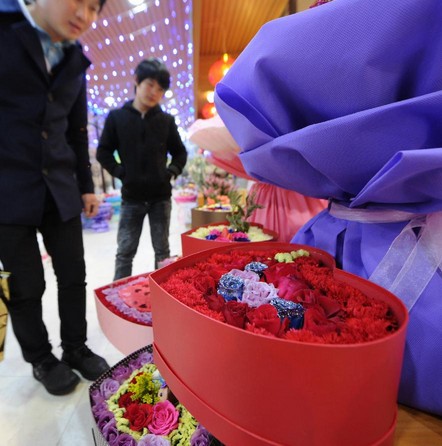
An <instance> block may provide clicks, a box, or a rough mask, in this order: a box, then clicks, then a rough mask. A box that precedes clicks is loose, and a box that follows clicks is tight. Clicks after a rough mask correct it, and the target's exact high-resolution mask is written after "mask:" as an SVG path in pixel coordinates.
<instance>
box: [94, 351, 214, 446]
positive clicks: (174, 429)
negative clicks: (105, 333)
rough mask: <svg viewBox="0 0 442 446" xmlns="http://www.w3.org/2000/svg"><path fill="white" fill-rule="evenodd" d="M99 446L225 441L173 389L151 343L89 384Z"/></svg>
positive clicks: (208, 445) (206, 445)
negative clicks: (171, 390) (214, 435)
mask: <svg viewBox="0 0 442 446" xmlns="http://www.w3.org/2000/svg"><path fill="white" fill-rule="evenodd" d="M89 401H90V406H91V413H92V418H93V427H92V435H93V440H94V444H95V446H136V445H140V446H141V445H143V446H155V445H156V446H171V445H176V446H178V445H182V446H185V445H192V446H215V445H220V443H219V442H218V441H217V439H216V438H214V437H213V436H212V435H211V434H210V433H209V432H208V431H207V430H206V429H205V428H204V426H202V425H200V424H199V423H198V421H197V420H195V419H194V418H193V417H192V415H191V414H190V413H189V412H188V410H187V409H186V408H185V407H184V406H183V405H182V404H180V402H179V401H178V400H177V399H176V398H175V396H174V395H173V394H172V393H171V392H170V389H169V387H168V386H167V383H166V382H164V380H163V378H162V377H161V375H159V374H158V370H157V368H156V365H155V364H154V363H153V356H152V345H147V346H145V347H143V348H141V349H139V350H137V351H135V352H133V353H131V354H130V355H128V356H126V357H125V358H124V359H123V360H121V361H120V362H118V363H117V364H115V365H114V366H113V367H111V368H110V369H109V370H108V371H106V372H105V373H104V374H103V375H101V376H100V377H99V378H98V379H97V380H96V381H95V382H94V383H92V384H91V386H90V387H89Z"/></svg>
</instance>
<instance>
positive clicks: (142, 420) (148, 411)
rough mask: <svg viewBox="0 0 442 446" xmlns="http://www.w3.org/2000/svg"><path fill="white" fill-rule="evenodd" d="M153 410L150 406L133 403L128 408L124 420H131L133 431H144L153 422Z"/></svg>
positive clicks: (130, 425)
mask: <svg viewBox="0 0 442 446" xmlns="http://www.w3.org/2000/svg"><path fill="white" fill-rule="evenodd" d="M152 414H153V409H152V406H151V405H150V404H138V403H132V404H130V405H129V406H128V407H127V408H126V413H125V414H124V418H127V419H128V420H129V427H130V428H131V429H132V430H133V431H142V430H143V428H144V427H148V424H149V423H150V422H151V421H152Z"/></svg>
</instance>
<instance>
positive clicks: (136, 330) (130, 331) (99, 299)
mask: <svg viewBox="0 0 442 446" xmlns="http://www.w3.org/2000/svg"><path fill="white" fill-rule="evenodd" d="M149 274H150V273H146V274H140V275H138V276H132V277H127V278H124V279H120V280H117V281H116V282H113V283H111V284H109V285H105V286H103V287H100V288H97V289H96V290H95V291H94V293H95V306H96V309H97V317H98V322H99V324H100V327H101V329H102V330H103V333H104V334H105V335H106V337H107V338H108V340H109V341H110V343H111V344H112V345H113V346H114V347H116V348H117V349H118V350H119V351H120V352H121V353H123V354H124V355H128V354H130V353H132V352H134V351H135V350H138V349H139V348H141V347H144V346H146V345H148V344H151V343H152V341H153V330H152V325H151V322H149V321H144V322H142V321H138V320H137V319H136V318H134V317H133V316H132V317H131V316H130V312H128V314H129V315H126V314H124V313H123V312H121V311H119V310H118V309H117V308H116V307H115V306H114V305H112V304H110V303H109V302H108V301H107V300H106V296H107V295H108V293H109V291H113V290H118V289H124V287H125V286H126V285H130V284H131V283H136V281H137V279H140V280H141V279H143V278H147V277H149ZM148 319H149V318H148ZM150 319H151V317H150Z"/></svg>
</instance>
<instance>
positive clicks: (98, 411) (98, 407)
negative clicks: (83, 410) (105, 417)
mask: <svg viewBox="0 0 442 446" xmlns="http://www.w3.org/2000/svg"><path fill="white" fill-rule="evenodd" d="M107 411H108V408H107V403H106V401H100V402H99V403H94V404H93V405H92V413H93V414H94V416H95V418H100V417H101V415H102V414H103V413H105V412H107Z"/></svg>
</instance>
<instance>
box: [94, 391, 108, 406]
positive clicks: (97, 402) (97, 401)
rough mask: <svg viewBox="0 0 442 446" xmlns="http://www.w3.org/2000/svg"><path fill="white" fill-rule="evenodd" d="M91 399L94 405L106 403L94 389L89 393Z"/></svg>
mask: <svg viewBox="0 0 442 446" xmlns="http://www.w3.org/2000/svg"><path fill="white" fill-rule="evenodd" d="M91 398H92V401H93V403H94V404H99V403H102V402H103V401H106V399H105V398H104V396H103V395H102V393H101V392H100V391H99V390H98V389H95V390H93V391H92V392H91Z"/></svg>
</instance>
